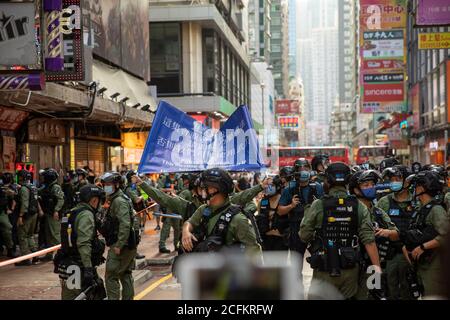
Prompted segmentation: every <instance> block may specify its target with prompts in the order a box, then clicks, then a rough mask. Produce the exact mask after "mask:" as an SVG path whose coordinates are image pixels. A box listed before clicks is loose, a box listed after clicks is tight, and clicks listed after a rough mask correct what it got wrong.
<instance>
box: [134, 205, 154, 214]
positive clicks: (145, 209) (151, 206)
mask: <svg viewBox="0 0 450 320" xmlns="http://www.w3.org/2000/svg"><path fill="white" fill-rule="evenodd" d="M156 205H157V203H156V202H155V203H153V204H152V205H150V206H148V207H147V208H144V209H142V210H141V211H139V212H137V213H136V214H141V213H142V212H144V211H145V212H147V210H148V209H150V208H153V207H154V206H156Z"/></svg>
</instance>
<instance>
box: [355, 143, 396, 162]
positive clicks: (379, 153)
mask: <svg viewBox="0 0 450 320" xmlns="http://www.w3.org/2000/svg"><path fill="white" fill-rule="evenodd" d="M388 154H389V148H388V147H387V146H360V147H359V148H358V151H357V152H356V156H355V162H356V164H357V165H360V164H363V163H365V162H370V163H373V164H374V165H378V164H380V162H381V161H382V160H383V159H384V158H386V156H387V155H388Z"/></svg>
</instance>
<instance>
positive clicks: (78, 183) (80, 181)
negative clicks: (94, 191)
mask: <svg viewBox="0 0 450 320" xmlns="http://www.w3.org/2000/svg"><path fill="white" fill-rule="evenodd" d="M75 174H76V176H75V183H74V185H73V187H74V190H75V193H78V192H80V189H81V188H82V187H83V186H85V185H87V184H88V181H87V176H88V174H89V173H88V172H87V171H86V170H85V169H83V168H78V169H77V170H75Z"/></svg>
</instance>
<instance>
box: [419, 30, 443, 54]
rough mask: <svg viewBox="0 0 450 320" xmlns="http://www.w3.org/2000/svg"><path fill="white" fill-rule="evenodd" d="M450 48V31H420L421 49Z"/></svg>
mask: <svg viewBox="0 0 450 320" xmlns="http://www.w3.org/2000/svg"><path fill="white" fill-rule="evenodd" d="M448 48H450V32H433V33H419V49H421V50H428V49H448Z"/></svg>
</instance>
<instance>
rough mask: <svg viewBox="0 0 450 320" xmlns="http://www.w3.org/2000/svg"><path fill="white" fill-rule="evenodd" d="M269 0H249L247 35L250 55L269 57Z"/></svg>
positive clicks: (265, 58)
mask: <svg viewBox="0 0 450 320" xmlns="http://www.w3.org/2000/svg"><path fill="white" fill-rule="evenodd" d="M270 3H271V1H270V0H249V2H248V17H249V20H248V28H249V30H248V37H249V52H250V57H252V58H255V57H258V58H264V60H265V61H269V59H270V38H271V34H270V19H271V17H270Z"/></svg>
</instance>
